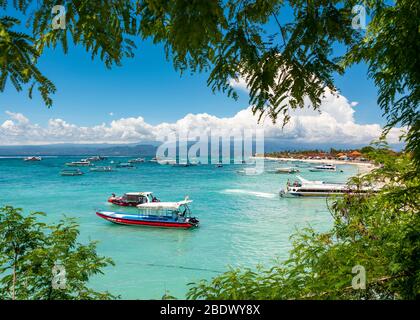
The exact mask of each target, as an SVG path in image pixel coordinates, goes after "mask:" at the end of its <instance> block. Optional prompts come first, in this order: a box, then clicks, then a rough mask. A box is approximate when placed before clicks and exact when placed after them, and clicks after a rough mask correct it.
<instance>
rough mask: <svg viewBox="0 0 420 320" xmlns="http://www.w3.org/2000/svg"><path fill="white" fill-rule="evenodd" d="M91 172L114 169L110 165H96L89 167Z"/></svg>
mask: <svg viewBox="0 0 420 320" xmlns="http://www.w3.org/2000/svg"><path fill="white" fill-rule="evenodd" d="M89 170H90V171H92V172H111V171H114V169H113V168H112V167H111V166H98V167H93V168H90V169H89Z"/></svg>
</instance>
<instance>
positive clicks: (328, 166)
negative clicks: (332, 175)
mask: <svg viewBox="0 0 420 320" xmlns="http://www.w3.org/2000/svg"><path fill="white" fill-rule="evenodd" d="M309 171H312V172H325V171H327V172H335V171H337V167H336V166H335V165H333V164H323V165H320V166H315V167H313V168H311V169H309Z"/></svg>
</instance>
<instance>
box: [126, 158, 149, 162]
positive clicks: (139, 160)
mask: <svg viewBox="0 0 420 320" xmlns="http://www.w3.org/2000/svg"><path fill="white" fill-rule="evenodd" d="M143 162H146V160H145V159H144V158H137V159H131V160H128V163H143Z"/></svg>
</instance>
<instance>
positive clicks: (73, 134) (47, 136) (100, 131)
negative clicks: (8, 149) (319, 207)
mask: <svg viewBox="0 0 420 320" xmlns="http://www.w3.org/2000/svg"><path fill="white" fill-rule="evenodd" d="M307 104H308V106H309V103H307ZM356 105H357V103H356V102H350V101H348V100H347V99H346V98H345V97H344V96H342V95H334V94H332V93H326V95H325V97H324V98H323V99H322V103H321V108H320V110H321V112H319V111H314V110H313V109H311V108H305V109H299V110H296V111H293V112H292V113H291V120H290V122H289V124H287V125H286V126H285V127H284V128H282V123H281V121H279V123H277V124H273V123H272V122H271V120H270V119H263V120H262V123H261V126H263V127H264V130H265V137H266V138H273V139H276V138H278V139H282V140H283V141H284V140H286V141H289V142H290V143H296V144H299V143H305V144H308V143H313V144H318V143H324V144H328V143H331V144H333V143H339V144H348V145H355V144H368V143H369V142H371V141H372V140H373V139H377V138H378V137H379V136H380V134H381V131H382V128H381V126H380V125H379V124H358V123H356V121H355V119H354V112H355V110H354V107H355V106H356ZM6 114H7V115H8V117H9V119H7V120H5V121H4V122H3V123H0V145H29V144H48V143H136V142H142V141H162V140H163V139H164V138H165V136H168V135H169V134H171V133H173V132H178V133H182V134H188V135H189V137H197V136H200V135H203V134H207V133H209V132H210V131H211V132H213V133H217V134H219V135H220V136H229V134H231V133H232V130H242V129H250V130H253V129H255V126H256V125H257V116H254V115H253V114H252V111H251V107H248V108H246V109H244V110H241V111H239V112H238V113H236V114H235V115H234V116H232V117H225V118H219V117H217V116H214V115H210V114H207V113H200V114H187V115H186V116H185V117H183V118H182V119H179V120H178V121H175V122H172V123H166V122H164V123H160V124H157V125H151V124H149V123H147V122H146V121H145V120H144V119H143V118H142V117H131V118H122V119H119V120H113V121H111V122H110V123H108V124H105V123H102V124H98V125H95V126H89V127H88V126H78V125H77V124H71V123H68V122H67V121H65V120H63V119H50V120H49V121H48V124H47V125H45V126H40V125H38V124H34V123H32V122H31V121H30V120H29V119H28V118H26V117H25V116H24V115H23V114H20V113H13V112H10V111H7V112H6ZM401 133H402V131H401V129H393V130H391V132H390V134H389V136H388V141H389V142H390V143H398V142H399V141H398V138H399V136H400V135H401Z"/></svg>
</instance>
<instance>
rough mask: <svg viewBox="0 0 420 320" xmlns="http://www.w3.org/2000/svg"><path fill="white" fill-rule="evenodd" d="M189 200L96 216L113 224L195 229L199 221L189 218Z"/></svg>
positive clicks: (153, 204)
mask: <svg viewBox="0 0 420 320" xmlns="http://www.w3.org/2000/svg"><path fill="white" fill-rule="evenodd" d="M191 202H192V201H190V200H184V201H180V202H150V203H144V204H140V205H138V206H137V208H138V209H139V212H138V213H137V214H136V213H125V212H112V211H97V212H96V214H97V215H98V216H99V217H101V218H103V219H105V220H107V221H110V222H113V223H116V224H123V225H132V226H147V227H161V228H181V229H190V228H194V227H197V226H198V224H199V221H198V220H197V219H196V218H195V217H191V211H190V209H189V207H188V204H189V203H191Z"/></svg>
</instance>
